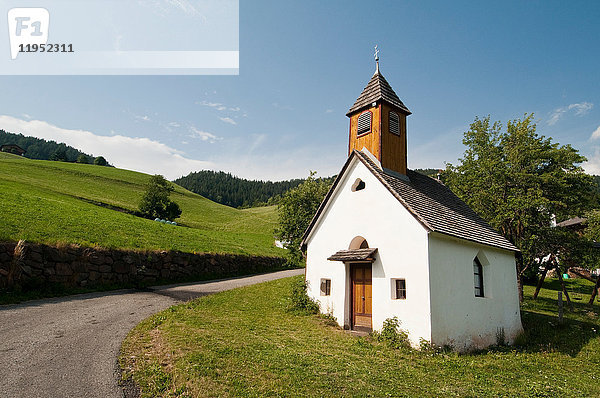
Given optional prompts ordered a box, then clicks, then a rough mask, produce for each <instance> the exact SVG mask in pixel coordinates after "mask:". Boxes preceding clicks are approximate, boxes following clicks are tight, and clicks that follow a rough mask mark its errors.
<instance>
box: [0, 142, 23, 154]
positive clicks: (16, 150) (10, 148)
mask: <svg viewBox="0 0 600 398" xmlns="http://www.w3.org/2000/svg"><path fill="white" fill-rule="evenodd" d="M0 152H7V153H12V154H13V155H19V156H23V155H24V154H25V152H26V151H25V149H23V148H21V147H20V146H18V145H14V144H7V145H2V146H0Z"/></svg>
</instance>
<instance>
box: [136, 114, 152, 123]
mask: <svg viewBox="0 0 600 398" xmlns="http://www.w3.org/2000/svg"><path fill="white" fill-rule="evenodd" d="M134 117H135V119H136V120H142V121H144V122H149V121H150V116H148V115H142V116H140V115H134Z"/></svg>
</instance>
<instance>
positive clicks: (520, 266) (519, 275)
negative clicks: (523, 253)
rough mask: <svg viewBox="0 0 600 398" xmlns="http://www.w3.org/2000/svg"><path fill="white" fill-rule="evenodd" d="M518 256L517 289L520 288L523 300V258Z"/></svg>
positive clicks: (521, 299) (520, 298)
mask: <svg viewBox="0 0 600 398" xmlns="http://www.w3.org/2000/svg"><path fill="white" fill-rule="evenodd" d="M519 257H520V256H517V261H516V262H515V263H516V265H517V289H518V290H519V302H520V303H522V302H523V275H522V273H521V270H522V269H523V259H522V258H519Z"/></svg>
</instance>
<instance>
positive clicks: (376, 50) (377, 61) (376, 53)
mask: <svg viewBox="0 0 600 398" xmlns="http://www.w3.org/2000/svg"><path fill="white" fill-rule="evenodd" d="M375 63H376V64H377V68H376V69H375V73H379V49H378V48H377V44H375Z"/></svg>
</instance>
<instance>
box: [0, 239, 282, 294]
mask: <svg viewBox="0 0 600 398" xmlns="http://www.w3.org/2000/svg"><path fill="white" fill-rule="evenodd" d="M284 264H285V259H282V258H279V257H264V256H247V255H236V254H211V253H201V254H193V253H182V252H173V251H126V250H108V249H102V248H89V247H79V246H76V245H65V246H47V245H41V244H33V243H28V242H24V241H19V242H18V243H14V242H4V243H0V289H6V288H8V289H11V288H14V287H21V288H22V289H25V290H26V289H27V288H28V287H30V288H35V286H41V285H43V284H46V283H51V284H60V285H64V286H67V287H93V286H98V285H104V284H116V283H118V284H133V283H136V284H137V283H144V284H152V283H154V282H156V281H158V280H161V281H180V280H190V279H192V278H197V279H207V278H219V277H225V276H232V275H242V274H250V273H257V272H267V271H273V270H277V269H281V268H282V267H283V266H284Z"/></svg>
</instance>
